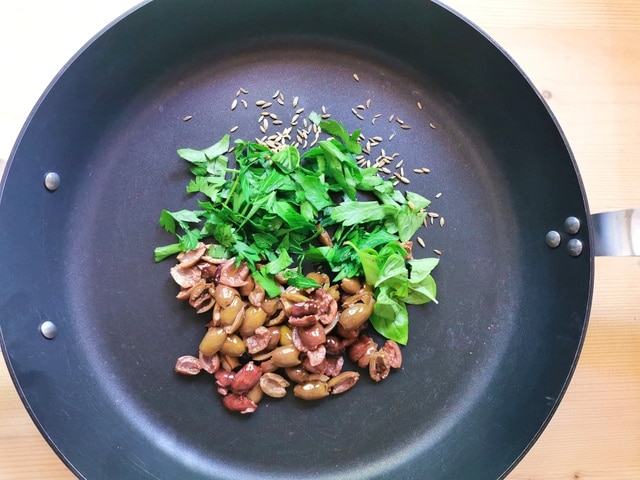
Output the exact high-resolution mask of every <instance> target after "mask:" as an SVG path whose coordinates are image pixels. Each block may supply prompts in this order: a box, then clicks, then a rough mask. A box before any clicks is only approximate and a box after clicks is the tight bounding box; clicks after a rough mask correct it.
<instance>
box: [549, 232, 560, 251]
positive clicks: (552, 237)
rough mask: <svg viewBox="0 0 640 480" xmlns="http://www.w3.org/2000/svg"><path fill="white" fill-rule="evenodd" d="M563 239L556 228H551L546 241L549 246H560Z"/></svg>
mask: <svg viewBox="0 0 640 480" xmlns="http://www.w3.org/2000/svg"><path fill="white" fill-rule="evenodd" d="M561 240H562V238H561V237H560V234H559V233H558V232H556V231H555V230H551V231H550V232H549V233H547V238H546V241H547V245H548V246H549V247H551V248H556V247H558V245H560V241H561Z"/></svg>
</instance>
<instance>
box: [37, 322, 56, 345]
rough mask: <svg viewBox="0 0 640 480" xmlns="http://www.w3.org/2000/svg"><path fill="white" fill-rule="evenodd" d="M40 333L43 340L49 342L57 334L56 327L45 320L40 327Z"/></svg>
mask: <svg viewBox="0 0 640 480" xmlns="http://www.w3.org/2000/svg"><path fill="white" fill-rule="evenodd" d="M40 333H41V334H42V336H43V337H44V338H46V339H48V340H51V339H52V338H53V337H55V336H56V334H57V333H58V327H56V324H55V323H53V322H51V321H49V320H47V321H46V322H42V325H40Z"/></svg>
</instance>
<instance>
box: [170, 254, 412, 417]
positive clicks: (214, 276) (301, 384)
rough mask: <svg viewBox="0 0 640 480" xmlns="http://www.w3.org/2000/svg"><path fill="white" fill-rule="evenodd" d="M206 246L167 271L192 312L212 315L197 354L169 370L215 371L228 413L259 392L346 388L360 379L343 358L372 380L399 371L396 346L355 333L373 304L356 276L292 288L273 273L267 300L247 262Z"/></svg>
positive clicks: (319, 394)
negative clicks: (214, 254) (277, 288)
mask: <svg viewBox="0 0 640 480" xmlns="http://www.w3.org/2000/svg"><path fill="white" fill-rule="evenodd" d="M207 251H208V246H206V245H204V244H199V245H198V247H197V248H196V249H195V250H192V251H190V252H186V253H183V254H181V255H179V256H178V261H179V262H180V263H179V264H178V265H176V266H174V267H173V268H172V269H171V275H172V277H173V278H174V280H175V281H176V282H177V283H178V284H179V285H180V287H181V290H180V292H179V293H178V295H177V298H179V299H181V300H185V301H188V302H189V303H190V304H191V305H192V306H193V307H194V308H195V309H196V311H197V312H198V313H207V312H211V313H210V314H211V320H210V321H209V322H208V323H207V324H206V327H207V332H206V333H205V335H204V337H203V338H202V341H201V342H200V345H199V354H198V357H195V356H191V355H186V356H183V357H180V358H179V359H178V361H177V363H176V366H175V370H176V371H177V372H178V373H182V374H185V375H196V374H198V373H200V372H201V371H205V372H207V373H210V374H212V375H214V376H215V381H216V385H217V387H218V391H219V392H220V394H221V395H222V396H223V397H222V401H223V404H224V405H225V407H227V408H228V409H229V410H232V411H235V412H240V413H251V412H254V411H255V410H256V408H257V404H258V402H259V401H260V400H261V398H262V396H263V395H268V396H271V397H276V398H279V397H283V396H284V395H286V392H287V388H288V387H289V386H290V385H291V382H293V383H294V384H295V385H294V387H293V394H294V395H295V396H296V397H299V398H301V399H304V400H317V399H320V398H323V397H326V396H327V395H329V394H339V393H342V392H345V391H347V390H349V389H350V388H351V387H353V386H354V385H355V383H356V382H357V381H358V380H359V378H360V374H359V373H358V372H355V371H343V366H344V362H345V355H348V356H349V358H350V359H351V360H352V361H353V362H355V363H357V364H358V366H359V367H361V368H366V369H368V371H369V375H370V376H371V378H372V379H373V380H375V381H377V382H379V381H381V380H383V379H384V378H386V377H387V376H388V375H389V372H390V371H391V369H392V368H400V366H401V364H402V355H401V352H400V348H399V346H398V344H397V343H396V342H394V341H391V340H387V341H386V343H385V344H384V345H383V346H382V348H379V346H378V345H377V343H376V342H375V341H374V340H373V339H371V338H370V337H368V336H366V335H364V334H362V331H363V329H364V328H365V326H366V324H367V320H368V319H369V316H370V315H371V313H372V312H373V306H374V303H375V300H374V297H373V293H372V291H371V289H370V288H369V286H367V285H366V284H364V285H363V284H362V283H361V282H360V281H359V280H358V279H353V278H352V279H344V280H342V282H341V283H340V284H339V285H338V284H333V285H332V284H331V283H330V281H329V277H328V276H327V275H325V274H322V273H315V272H314V273H310V274H309V275H307V276H308V277H311V278H313V279H314V280H315V281H316V282H317V283H318V284H319V285H321V287H320V288H314V289H305V290H301V289H297V288H294V287H290V286H287V282H286V280H285V279H284V278H278V281H279V282H280V285H281V289H282V293H281V294H280V296H278V297H274V298H267V297H266V295H265V292H264V289H263V288H262V287H261V286H260V285H259V284H258V283H256V282H254V280H253V278H252V277H251V275H250V274H249V269H248V268H247V266H246V265H244V264H240V265H239V266H236V265H235V264H234V259H216V258H211V257H209V256H207V255H206V254H205V253H206V252H207Z"/></svg>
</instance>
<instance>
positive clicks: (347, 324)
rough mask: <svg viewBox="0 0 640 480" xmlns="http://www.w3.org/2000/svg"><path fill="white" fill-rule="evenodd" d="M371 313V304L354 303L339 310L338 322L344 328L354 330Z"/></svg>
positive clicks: (367, 318)
mask: <svg viewBox="0 0 640 480" xmlns="http://www.w3.org/2000/svg"><path fill="white" fill-rule="evenodd" d="M372 313H373V305H372V304H366V303H354V304H352V305H349V306H348V307H347V308H345V309H344V310H343V311H342V312H340V319H339V320H338V322H339V323H340V325H342V327H343V328H344V329H345V330H355V329H357V328H358V327H360V326H361V325H363V324H364V322H366V321H367V320H369V317H370V316H371V314H372Z"/></svg>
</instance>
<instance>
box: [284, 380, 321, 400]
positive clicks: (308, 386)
mask: <svg viewBox="0 0 640 480" xmlns="http://www.w3.org/2000/svg"><path fill="white" fill-rule="evenodd" d="M293 394H294V395H295V396H296V397H298V398H301V399H303V400H320V399H321V398H324V397H326V396H327V395H329V386H328V385H327V382H323V381H321V380H308V381H306V382H303V383H299V384H298V385H296V386H295V387H293Z"/></svg>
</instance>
